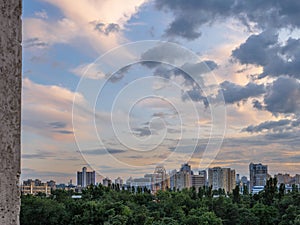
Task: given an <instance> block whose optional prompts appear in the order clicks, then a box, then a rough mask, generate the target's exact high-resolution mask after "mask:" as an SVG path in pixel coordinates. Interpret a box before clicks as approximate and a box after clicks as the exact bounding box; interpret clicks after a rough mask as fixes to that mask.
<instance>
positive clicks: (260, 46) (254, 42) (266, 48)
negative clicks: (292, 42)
mask: <svg viewBox="0 0 300 225" xmlns="http://www.w3.org/2000/svg"><path fill="white" fill-rule="evenodd" d="M277 41H278V34H276V33H275V34H274V33H273V32H271V31H269V30H268V31H264V32H262V33H260V34H258V35H251V36H250V37H249V38H248V39H247V40H246V42H245V43H243V44H241V45H240V46H239V47H238V48H237V49H235V50H233V51H232V56H233V57H234V58H236V59H238V60H239V62H240V63H241V64H255V65H260V66H265V65H267V64H268V63H269V61H270V60H273V56H274V53H276V52H274V50H273V49H272V47H273V46H274V45H276V44H277ZM275 48H277V46H276V47H275ZM270 53H273V54H270Z"/></svg>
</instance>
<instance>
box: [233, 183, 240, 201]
mask: <svg viewBox="0 0 300 225" xmlns="http://www.w3.org/2000/svg"><path fill="white" fill-rule="evenodd" d="M232 194H233V202H234V203H239V202H240V187H239V186H238V185H236V186H235V189H233V191H232Z"/></svg>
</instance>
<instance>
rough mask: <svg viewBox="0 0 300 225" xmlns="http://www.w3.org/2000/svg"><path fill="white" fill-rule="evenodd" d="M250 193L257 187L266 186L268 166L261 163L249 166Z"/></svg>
mask: <svg viewBox="0 0 300 225" xmlns="http://www.w3.org/2000/svg"><path fill="white" fill-rule="evenodd" d="M249 174H250V191H252V189H253V187H255V186H265V185H266V183H267V179H268V166H267V165H262V164H261V163H258V164H254V163H250V165H249Z"/></svg>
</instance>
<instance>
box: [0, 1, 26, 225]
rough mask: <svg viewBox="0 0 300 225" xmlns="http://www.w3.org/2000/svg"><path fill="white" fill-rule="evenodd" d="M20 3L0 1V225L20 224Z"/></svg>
mask: <svg viewBox="0 0 300 225" xmlns="http://www.w3.org/2000/svg"><path fill="white" fill-rule="evenodd" d="M21 2H22V1H21V0H0V224H1V225H10V224H14V225H15V224H19V212H20V198H19V196H20V192H19V176H20V140H21V139H20V133H21V131H20V124H21V83H22V82H21V70H22V68H21V67H22V66H21V63H22V47H21V38H22V37H21V36H22V24H21V13H22V6H21Z"/></svg>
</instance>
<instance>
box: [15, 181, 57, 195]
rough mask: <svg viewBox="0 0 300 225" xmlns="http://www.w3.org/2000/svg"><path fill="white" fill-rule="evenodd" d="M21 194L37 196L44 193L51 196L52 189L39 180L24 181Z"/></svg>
mask: <svg viewBox="0 0 300 225" xmlns="http://www.w3.org/2000/svg"><path fill="white" fill-rule="evenodd" d="M21 193H22V194H23V195H28V194H30V195H37V194H39V193H43V194H45V195H47V196H48V195H50V194H51V187H49V186H48V185H47V183H42V182H41V181H40V180H38V179H35V180H31V179H29V180H26V181H23V184H22V185H21Z"/></svg>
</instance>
